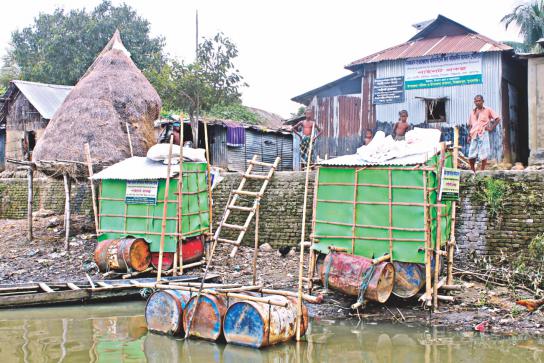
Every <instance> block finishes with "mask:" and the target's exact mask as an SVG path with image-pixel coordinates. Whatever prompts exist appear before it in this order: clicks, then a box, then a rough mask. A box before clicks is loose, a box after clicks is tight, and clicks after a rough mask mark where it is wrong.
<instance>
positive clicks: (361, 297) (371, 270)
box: [357, 265, 376, 306]
mask: <svg viewBox="0 0 544 363" xmlns="http://www.w3.org/2000/svg"><path fill="white" fill-rule="evenodd" d="M375 270H376V266H375V265H370V267H369V268H368V269H367V270H366V271H365V272H364V276H363V279H362V280H361V285H360V286H359V296H357V302H358V303H360V304H362V305H361V306H364V305H365V298H364V297H365V293H366V290H367V289H368V284H370V280H371V279H372V276H373V275H374V271H375Z"/></svg>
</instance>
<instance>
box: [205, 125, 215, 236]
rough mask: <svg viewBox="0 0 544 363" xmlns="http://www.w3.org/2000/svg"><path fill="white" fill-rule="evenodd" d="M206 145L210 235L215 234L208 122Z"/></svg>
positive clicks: (206, 126)
mask: <svg viewBox="0 0 544 363" xmlns="http://www.w3.org/2000/svg"><path fill="white" fill-rule="evenodd" d="M204 143H205V144H206V170H207V174H208V220H209V221H210V234H212V233H213V222H212V209H213V208H212V207H213V204H212V173H211V168H210V148H209V146H208V122H207V121H204Z"/></svg>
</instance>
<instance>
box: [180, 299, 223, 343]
mask: <svg viewBox="0 0 544 363" xmlns="http://www.w3.org/2000/svg"><path fill="white" fill-rule="evenodd" d="M196 298H197V297H196V296H193V297H192V298H191V299H190V300H189V302H188V303H187V306H186V307H185V311H184V313H183V330H184V331H187V326H188V325H189V320H190V319H191V316H192V315H193V314H194V317H193V322H192V323H191V329H190V331H189V335H190V336H193V337H197V338H202V339H206V340H212V341H216V340H219V339H220V338H222V337H223V318H224V316H225V313H226V312H227V298H226V297H223V296H219V295H218V296H214V295H211V294H202V295H200V298H199V299H198V307H197V309H196V311H195V308H194V307H195V302H196Z"/></svg>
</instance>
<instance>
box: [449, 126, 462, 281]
mask: <svg viewBox="0 0 544 363" xmlns="http://www.w3.org/2000/svg"><path fill="white" fill-rule="evenodd" d="M458 158H459V128H457V127H455V128H454V129H453V167H454V168H455V169H457V167H458ZM456 209H457V202H455V201H454V202H453V203H452V205H451V230H450V240H449V242H448V244H447V246H446V248H447V250H448V270H447V275H446V276H447V277H446V285H453V254H454V252H455V242H456V241H455V220H456V216H457V211H456Z"/></svg>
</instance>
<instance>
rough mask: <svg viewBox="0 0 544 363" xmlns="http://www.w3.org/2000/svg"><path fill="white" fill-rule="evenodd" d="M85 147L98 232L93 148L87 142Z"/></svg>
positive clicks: (95, 223) (95, 225) (95, 224)
mask: <svg viewBox="0 0 544 363" xmlns="http://www.w3.org/2000/svg"><path fill="white" fill-rule="evenodd" d="M83 146H84V149H85V159H87V160H86V161H87V168H88V170H89V182H90V184H91V198H92V200H93V212H94V227H95V230H96V233H97V234H98V229H99V225H98V208H97V207H96V195H95V192H94V182H93V175H94V172H93V161H92V159H91V149H90V147H89V144H88V143H85V145H83Z"/></svg>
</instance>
